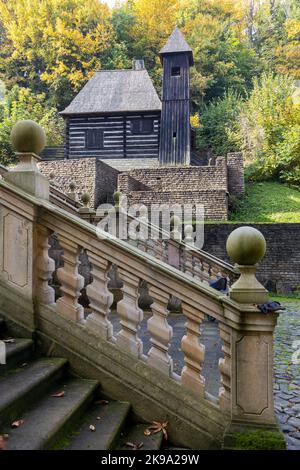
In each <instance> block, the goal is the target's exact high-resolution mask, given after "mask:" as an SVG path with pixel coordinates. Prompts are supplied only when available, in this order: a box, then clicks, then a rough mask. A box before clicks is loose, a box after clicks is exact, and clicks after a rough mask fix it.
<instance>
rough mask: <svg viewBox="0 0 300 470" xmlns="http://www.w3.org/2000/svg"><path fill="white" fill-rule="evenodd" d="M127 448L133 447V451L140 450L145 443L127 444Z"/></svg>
mask: <svg viewBox="0 0 300 470" xmlns="http://www.w3.org/2000/svg"><path fill="white" fill-rule="evenodd" d="M125 445H126V446H127V447H131V448H132V450H140V449H141V448H142V447H143V445H144V443H143V442H126V444H125Z"/></svg>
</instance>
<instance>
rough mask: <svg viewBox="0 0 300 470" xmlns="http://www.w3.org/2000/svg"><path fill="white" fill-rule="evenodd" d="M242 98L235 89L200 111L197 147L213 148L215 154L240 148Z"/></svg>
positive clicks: (224, 153) (203, 148)
mask: <svg viewBox="0 0 300 470" xmlns="http://www.w3.org/2000/svg"><path fill="white" fill-rule="evenodd" d="M241 103H242V100H241V98H240V96H239V95H238V94H237V93H236V92H233V91H228V92H227V93H225V95H224V97H223V98H218V99H216V100H213V101H212V102H211V103H210V104H209V105H207V106H205V108H204V109H203V112H202V113H200V123H201V127H200V129H199V130H198V131H197V147H198V148H199V149H200V150H206V149H208V148H209V149H211V150H212V151H213V153H214V154H215V155H226V154H227V153H228V152H234V151H237V150H239V148H240V142H239V139H238V134H237V123H238V116H239V113H240V108H241Z"/></svg>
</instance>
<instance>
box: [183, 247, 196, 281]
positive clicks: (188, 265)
mask: <svg viewBox="0 0 300 470" xmlns="http://www.w3.org/2000/svg"><path fill="white" fill-rule="evenodd" d="M184 272H185V274H187V275H188V276H190V277H193V275H194V267H193V255H192V252H191V251H190V250H189V249H185V250H184Z"/></svg>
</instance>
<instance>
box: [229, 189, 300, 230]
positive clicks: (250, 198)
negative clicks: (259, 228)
mask: <svg viewBox="0 0 300 470" xmlns="http://www.w3.org/2000/svg"><path fill="white" fill-rule="evenodd" d="M230 222H243V223H245V222H248V223H249V222H255V223H259V222H261V223H263V222H266V223H268V222H269V223H275V222H283V223H288V222H289V223H296V222H298V223H300V191H298V190H297V189H291V188H289V187H288V186H285V185H283V184H280V183H275V182H264V183H246V192H245V196H244V197H243V198H242V199H241V200H240V201H239V202H238V206H237V208H236V210H235V211H234V212H232V213H231V215H230Z"/></svg>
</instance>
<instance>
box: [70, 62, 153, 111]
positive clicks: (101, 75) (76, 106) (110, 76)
mask: <svg viewBox="0 0 300 470" xmlns="http://www.w3.org/2000/svg"><path fill="white" fill-rule="evenodd" d="M160 110H161V101H160V99H159V97H158V95H157V93H156V90H155V88H154V86H153V83H152V81H151V79H150V77H149V75H148V72H147V70H145V69H142V70H103V71H102V70H101V71H99V72H96V73H95V75H94V76H93V77H92V78H91V79H90V80H89V81H88V82H87V84H86V85H85V86H84V87H83V88H82V90H81V91H80V92H79V93H78V95H77V96H75V98H74V99H73V101H72V102H71V103H70V104H69V106H67V107H66V109H65V110H64V111H62V112H61V114H62V115H68V114H91V113H115V112H127V111H128V112H130V111H134V112H135V111H142V112H143V111H160Z"/></svg>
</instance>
